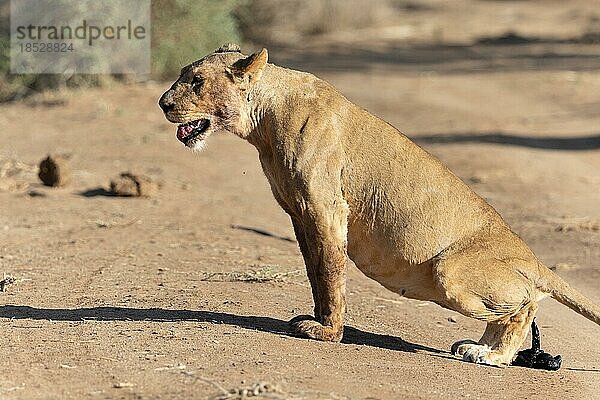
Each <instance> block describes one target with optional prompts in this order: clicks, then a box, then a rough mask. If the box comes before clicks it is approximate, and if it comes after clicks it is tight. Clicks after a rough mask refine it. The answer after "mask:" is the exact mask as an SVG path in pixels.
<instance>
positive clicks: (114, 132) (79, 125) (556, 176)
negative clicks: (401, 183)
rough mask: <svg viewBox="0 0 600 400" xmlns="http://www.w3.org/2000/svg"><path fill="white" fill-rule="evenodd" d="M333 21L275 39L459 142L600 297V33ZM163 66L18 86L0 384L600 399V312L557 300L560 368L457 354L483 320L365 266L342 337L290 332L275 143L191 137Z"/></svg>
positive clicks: (408, 119) (545, 315)
mask: <svg viewBox="0 0 600 400" xmlns="http://www.w3.org/2000/svg"><path fill="white" fill-rule="evenodd" d="M509 3H515V2H509ZM519 3H520V2H519ZM535 3H538V2H535ZM540 3H541V2H540ZM587 3H593V2H587ZM587 3H586V4H587ZM494 6H495V7H496V6H497V4H496V5H494ZM534 11H535V10H534ZM550 11H552V12H554V13H555V14H560V13H558V12H556V10H552V9H550ZM550 11H549V12H550ZM422 12H423V13H424V16H423V18H425V17H427V16H428V15H430V14H431V13H433V11H432V10H426V11H422ZM528 12H529V14H527V13H526V12H525V11H523V13H522V14H524V15H526V16H527V15H534V16H536V15H537V14H536V13H535V12H531V10H529V11H528ZM519 15H521V14H519ZM553 15H554V14H553ZM413 18H415V20H417V21H418V20H419V19H418V15H413ZM482 20H483V22H485V21H486V20H485V18H483V19H482ZM574 21H575V22H574V24H576V23H578V20H577V19H575V20H574ZM532 26H534V27H535V26H537V25H532ZM577 26H579V25H577ZM532 29H533V28H532ZM540 29H541V28H540ZM540 29H538V30H533V31H532V32H529V33H531V34H536V35H541V34H545V32H544V31H542V30H540ZM526 33H527V32H526ZM560 33H561V34H563V33H564V34H569V35H572V36H573V35H574V36H576V35H579V34H580V32H578V31H576V29H575V28H574V27H573V26H572V25H569V26H568V29H567V28H565V29H564V30H563V31H561V32H560ZM459 39H460V38H459ZM336 40H337V39H335V40H334V39H331V40H330V41H329V42H328V44H322V45H320V47H316V48H299V49H295V50H294V51H291V50H289V49H287V50H286V49H281V50H280V51H277V50H272V51H271V55H272V58H273V59H274V60H275V61H276V62H279V63H281V64H284V65H292V66H295V67H299V68H303V69H307V70H311V71H315V72H316V73H317V74H318V75H319V76H321V77H323V78H325V79H327V80H329V81H330V82H332V83H333V84H334V85H336V86H337V87H338V88H339V89H340V90H341V91H342V92H343V93H344V94H346V95H347V96H348V97H349V98H350V99H352V100H353V101H355V102H357V103H358V104H360V105H362V106H364V107H365V108H367V109H368V110H370V111H372V112H373V113H375V114H376V115H378V116H380V117H382V118H384V119H386V120H387V121H389V122H391V123H392V124H394V125H395V126H396V127H398V128H399V129H401V130H402V131H403V132H405V133H406V134H407V135H409V137H411V138H413V139H414V140H415V141H417V142H418V143H419V144H421V145H422V146H424V147H425V148H426V149H427V150H429V151H430V152H432V153H433V154H435V155H436V156H438V157H439V158H441V159H442V160H443V161H444V162H445V163H446V164H447V165H448V166H449V167H450V168H451V169H452V170H453V171H455V172H456V173H457V174H458V175H459V176H460V177H461V178H462V179H464V180H465V181H466V182H467V183H468V184H469V185H470V186H472V187H473V188H474V189H475V190H476V191H477V192H478V193H480V194H481V195H483V196H484V197H485V198H486V199H487V200H488V201H489V202H490V203H491V204H492V205H494V207H496V208H497V209H498V211H499V212H500V213H501V214H502V215H503V216H504V217H505V218H506V220H507V221H508V222H509V224H510V225H511V226H512V227H513V228H514V229H515V230H516V231H517V232H518V233H519V234H520V235H521V236H522V237H523V238H524V239H525V240H526V242H527V243H529V244H530V245H531V247H532V248H533V249H534V251H535V252H536V254H537V255H538V256H539V257H540V258H541V259H542V260H543V261H544V262H545V263H546V264H547V265H549V266H551V267H553V268H555V269H556V272H557V273H559V274H560V275H561V276H563V277H564V278H565V279H567V280H568V281H569V282H571V283H572V284H573V285H574V286H575V287H577V288H578V289H580V290H581V291H582V292H583V293H585V294H586V295H588V296H590V297H591V298H592V299H594V301H595V302H597V303H599V302H600V207H598V204H600V112H599V110H600V72H599V70H600V60H599V57H598V56H599V50H598V46H597V44H596V45H586V44H581V43H564V42H561V41H549V42H547V43H543V44H540V43H531V44H524V45H519V46H516V45H510V46H505V45H501V46H499V45H493V46H490V45H476V46H470V47H468V46H455V45H452V46H450V45H441V44H435V45H421V44H410V43H405V42H401V43H399V42H397V41H385V42H382V43H378V44H377V46H372V45H369V46H367V45H364V46H363V47H360V46H359V45H355V46H353V47H348V46H344V45H340V44H339V43H338V42H336ZM532 54H533V55H534V56H532ZM536 54H537V56H535V55H536ZM544 55H545V56H544ZM166 87H168V84H166V83H161V84H158V83H155V84H148V85H146V86H129V87H114V88H104V89H95V90H85V91H76V92H71V93H68V94H59V95H55V96H46V97H38V98H34V99H29V100H26V101H24V102H22V103H17V104H9V105H2V106H0V132H1V135H0V172H2V171H4V172H2V173H0V176H2V175H5V176H9V175H10V178H11V179H10V180H9V179H6V177H5V178H3V180H1V181H0V183H2V185H0V188H2V191H0V274H2V273H5V274H10V275H11V276H13V277H14V278H16V282H15V283H13V284H11V285H8V286H7V287H6V291H5V292H0V331H1V332H2V334H1V335H0V359H1V360H2V362H0V399H81V398H85V399H108V398H122V399H159V398H160V399H173V398H198V399H200V398H210V396H214V395H218V394H220V393H221V389H220V388H224V389H225V390H230V389H236V390H237V389H243V388H247V387H251V386H252V385H253V384H256V383H259V382H269V383H270V384H272V385H274V386H275V387H276V388H277V391H268V392H266V393H263V397H264V398H290V399H454V398H468V399H517V398H519V399H600V361H598V360H599V357H600V340H599V338H600V328H599V327H598V326H596V325H594V324H593V323H591V322H589V321H587V320H586V319H584V318H583V317H581V316H579V315H577V314H575V313H574V312H573V311H571V310H569V309H567V308H566V307H564V306H562V305H560V304H559V303H557V302H555V301H553V300H547V301H545V302H543V303H542V306H541V309H540V312H539V313H538V322H539V324H540V326H541V332H542V345H543V347H544V349H545V350H547V351H549V352H551V353H554V354H561V355H562V356H563V358H564V363H563V368H562V369H561V370H560V371H558V372H554V373H550V372H543V371H535V370H527V369H523V368H516V367H511V368H505V369H500V368H492V367H485V366H477V365H473V364H468V363H464V362H462V361H459V360H457V359H455V358H454V357H452V356H451V355H450V354H449V348H450V345H451V344H452V343H453V342H454V341H456V340H458V339H462V338H478V337H479V335H480V334H481V332H482V330H483V324H482V323H480V322H478V321H475V320H471V319H468V318H466V317H463V316H461V315H459V314H457V313H455V312H452V311H448V310H445V309H442V308H440V307H438V306H436V305H433V304H429V303H423V302H419V301H412V300H407V299H403V298H401V297H399V296H397V295H395V294H393V293H390V292H388V291H386V290H385V289H383V288H382V287H380V286H379V285H378V284H376V283H375V282H373V281H370V280H369V279H368V278H366V277H364V276H363V275H362V274H361V273H360V272H359V271H358V270H357V269H356V268H355V267H353V266H351V268H350V271H349V282H348V292H349V293H348V302H349V306H348V309H349V311H348V314H347V326H346V333H345V337H344V340H343V343H341V344H333V343H320V342H316V341H309V340H302V339H297V338H294V337H291V336H289V335H288V333H287V323H286V321H287V320H289V319H290V318H291V317H293V316H295V315H297V314H300V313H309V312H310V311H311V308H312V300H311V298H310V289H309V286H308V283H307V280H306V278H305V275H304V271H303V263H302V260H301V256H300V253H299V251H298V248H297V245H296V243H295V242H294V241H290V240H289V238H292V237H293V232H292V229H291V225H290V223H289V220H288V218H287V217H286V215H285V214H284V213H283V211H281V210H280V209H279V207H278V206H277V205H276V203H275V201H274V200H273V199H272V196H271V194H270V191H269V188H268V184H267V181H266V179H265V178H264V176H263V174H262V171H261V170H260V166H259V164H258V159H257V155H256V151H255V150H254V149H253V148H252V147H251V146H250V145H249V144H247V143H245V142H243V141H242V140H240V139H237V138H235V137H232V136H229V135H226V134H219V135H216V136H214V137H213V138H211V139H210V143H209V147H208V149H207V150H206V151H205V152H203V153H201V154H199V155H194V154H192V153H190V152H188V151H187V150H186V149H185V148H184V147H183V146H182V145H180V144H179V143H178V142H177V140H176V139H175V129H174V127H173V126H172V125H170V124H168V123H167V122H166V121H165V120H164V118H163V116H162V114H161V112H160V110H159V109H158V107H157V106H156V101H157V98H158V96H159V95H160V94H161V93H162V91H163V90H164V89H165V88H166ZM49 152H54V153H69V154H71V161H70V164H71V166H72V168H73V179H72V183H71V184H70V185H69V186H68V187H66V188H61V189H51V188H46V187H43V186H41V185H40V184H38V183H37V181H36V167H35V166H36V164H37V162H39V161H40V160H41V159H42V158H43V157H44V156H45V155H46V154H47V153H49ZM11 160H12V161H15V160H18V161H19V162H20V163H19V164H15V163H10V162H9V161H11ZM2 168H3V169H2ZM122 171H132V172H137V173H142V174H146V175H148V176H150V177H152V178H154V179H155V180H156V181H158V182H160V183H161V185H162V186H161V189H160V192H159V194H158V195H157V196H156V197H153V198H150V199H133V198H115V197H111V196H107V192H106V189H108V183H109V181H110V179H111V178H112V177H114V176H116V175H118V174H119V173H120V172H122ZM15 185H16V186H15ZM254 230H260V231H266V232H268V233H269V235H267V236H266V235H262V234H260V233H257V232H256V231H254ZM1 277H2V276H1V275H0V278H1ZM269 396H270V397H269ZM223 398H231V399H233V398H237V397H235V396H234V395H230V396H229V397H227V396H223Z"/></svg>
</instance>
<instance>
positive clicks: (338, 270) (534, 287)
mask: <svg viewBox="0 0 600 400" xmlns="http://www.w3.org/2000/svg"><path fill="white" fill-rule="evenodd" d="M159 104H160V107H161V108H162V109H163V111H164V113H165V116H166V118H167V119H168V120H169V121H171V122H173V123H178V124H180V125H179V126H178V128H177V138H178V139H179V140H180V141H181V142H183V143H184V144H185V145H186V146H187V147H189V148H192V149H200V148H202V147H203V144H204V140H205V139H206V138H207V137H208V136H209V135H210V134H211V133H213V132H215V131H218V130H225V131H229V132H232V133H234V134H235V135H238V136H239V137H241V138H243V139H245V140H247V141H248V142H250V143H251V144H253V145H254V146H255V147H256V148H257V150H258V153H259V157H260V162H261V164H262V168H263V171H264V173H265V175H266V176H267V179H268V180H269V183H270V185H271V189H272V191H273V195H274V196H275V199H276V200H277V202H278V203H279V205H280V206H281V207H282V208H283V209H284V210H285V211H286V212H287V213H288V214H289V215H290V217H291V220H292V224H293V226H294V232H295V234H296V238H297V240H298V243H299V246H300V250H301V252H302V255H303V257H304V261H305V264H306V269H307V273H308V278H309V280H310V284H311V288H312V294H313V298H314V313H315V316H314V319H313V318H311V317H303V316H301V317H298V318H295V319H293V320H292V321H291V322H292V327H293V329H294V331H295V333H296V334H298V335H300V336H304V337H308V338H313V339H317V340H327V341H339V340H340V339H341V338H342V333H343V327H344V322H343V319H344V312H345V310H346V299H345V286H346V283H345V277H346V262H347V257H350V258H351V259H352V261H354V263H355V264H356V266H357V267H358V268H359V269H360V270H361V271H362V272H363V273H364V274H365V275H367V276H369V277H371V278H373V279H375V280H376V281H377V282H379V283H381V284H382V285H383V286H385V287H386V288H388V289H390V290H392V291H394V292H396V293H399V294H401V295H402V296H406V297H410V298H413V299H419V300H428V301H432V302H434V303H437V304H439V305H440V306H442V307H446V308H449V309H452V310H456V311H458V312H460V313H461V314H463V315H466V316H469V317H472V318H476V319H479V320H483V321H486V322H487V327H486V330H485V332H484V334H483V336H482V337H481V339H480V340H479V341H478V342H474V341H471V340H465V341H460V342H457V343H455V344H454V345H453V347H452V350H453V352H454V353H455V354H457V355H459V356H462V357H463V359H464V360H467V361H471V362H476V363H481V364H489V365H509V364H510V363H511V361H512V360H513V359H514V358H515V355H516V352H517V350H518V349H519V348H520V346H521V344H522V343H523V341H524V339H525V337H526V335H527V332H528V330H529V326H530V325H531V324H532V322H533V319H534V316H535V314H536V311H537V309H538V305H537V303H538V302H539V301H540V300H542V299H543V298H545V297H548V296H552V297H553V298H555V299H557V300H558V301H560V302H561V303H563V304H565V305H567V306H568V307H571V308H572V309H573V310H575V311H576V312H578V313H580V314H581V315H583V316H585V317H587V318H589V319H590V320H592V321H594V322H595V323H597V324H600V308H599V307H598V306H596V305H594V304H592V302H591V301H590V300H589V299H587V298H586V297H585V296H583V295H582V294H580V293H579V292H577V291H576V290H574V289H573V288H571V287H570V286H569V285H568V284H567V283H566V282H564V281H563V280H562V279H561V278H560V277H558V276H557V275H556V274H554V273H553V272H552V271H550V270H549V269H548V268H546V267H545V266H544V265H543V264H542V263H541V262H540V261H539V260H538V259H537V258H536V256H535V255H534V254H533V253H532V251H531V250H530V249H529V248H528V247H527V245H526V244H525V243H524V242H523V241H522V240H521V239H520V238H519V237H518V236H517V235H516V234H515V233H514V232H512V231H511V230H510V228H509V227H508V226H507V225H506V223H505V222H504V221H503V220H502V218H501V217H500V215H498V213H497V212H496V211H495V210H494V209H493V208H492V207H491V206H490V205H489V204H487V203H486V202H485V201H484V200H483V199H482V198H481V197H479V196H478V195H477V194H476V193H474V192H473V191H472V190H471V189H470V188H469V187H468V186H467V185H466V184H464V183H463V182H462V181H461V180H460V179H459V178H458V177H456V176H455V175H454V174H453V173H452V172H450V171H449V170H448V169H447V168H446V167H444V166H443V165H442V164H441V163H440V161H438V160H437V159H436V158H435V157H433V156H431V155H430V154H428V153H427V152H426V151H424V150H423V149H421V148H420V147H419V146H417V145H416V144H414V143H413V142H411V141H410V140H409V139H408V138H407V137H406V136H404V135H403V134H402V133H400V132H399V131H398V130H396V129H395V128H394V127H393V126H390V125H389V124H387V123H386V122H384V121H382V120H381V119H379V118H377V117H375V116H373V115H371V114H369V113H368V112H367V111H365V110H363V109H362V108H360V107H358V106H356V105H354V104H352V103H351V102H350V101H348V100H347V99H346V98H345V97H344V96H342V95H341V94H340V93H338V92H337V91H336V90H335V89H334V88H333V87H332V86H331V85H329V84H328V83H326V82H324V81H322V80H321V79H318V78H316V77H315V76H313V75H311V74H308V73H304V72H299V71H293V70H289V69H285V68H281V67H278V66H276V65H273V64H268V63H267V50H266V49H263V50H261V51H259V52H257V53H255V54H252V55H250V56H248V57H247V56H245V55H243V54H242V53H241V52H240V48H239V47H238V46H237V45H231V44H228V45H224V46H222V47H221V48H219V49H218V50H216V51H215V52H214V53H212V54H209V55H207V56H206V57H204V58H203V59H201V60H199V61H196V62H194V63H192V64H190V65H188V66H186V67H185V68H183V69H182V70H181V76H180V77H179V79H178V80H177V81H176V82H175V83H174V84H173V85H172V86H171V88H170V89H169V90H167V91H166V92H165V93H164V94H163V95H162V97H161V98H160V101H159Z"/></svg>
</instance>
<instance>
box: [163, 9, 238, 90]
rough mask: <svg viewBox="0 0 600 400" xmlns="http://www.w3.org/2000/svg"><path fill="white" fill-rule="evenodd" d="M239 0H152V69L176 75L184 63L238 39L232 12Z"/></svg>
mask: <svg viewBox="0 0 600 400" xmlns="http://www.w3.org/2000/svg"><path fill="white" fill-rule="evenodd" d="M240 3H243V1H240V0H155V1H153V2H152V72H153V73H154V75H155V76H157V77H160V78H166V77H169V78H173V77H174V76H176V75H179V70H180V69H181V67H183V66H184V65H187V64H189V63H190V62H192V61H195V60H197V59H199V58H200V57H202V56H204V55H205V54H207V53H209V52H211V51H213V50H214V49H216V48H218V47H219V46H220V45H222V44H223V43H226V42H239V40H240V34H239V31H238V26H237V21H236V19H235V18H234V16H233V13H234V11H235V9H236V7H237V6H239V5H240Z"/></svg>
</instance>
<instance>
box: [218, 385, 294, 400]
mask: <svg viewBox="0 0 600 400" xmlns="http://www.w3.org/2000/svg"><path fill="white" fill-rule="evenodd" d="M220 390H221V392H222V393H219V394H216V395H214V396H211V397H209V400H241V399H248V398H263V399H277V400H279V399H281V400H284V399H289V397H288V396H287V395H285V394H284V393H283V392H281V391H280V390H279V389H278V388H277V387H276V386H274V385H271V384H270V383H265V382H258V383H255V384H253V385H250V386H247V387H241V388H234V389H230V390H229V391H225V390H223V389H222V388H220Z"/></svg>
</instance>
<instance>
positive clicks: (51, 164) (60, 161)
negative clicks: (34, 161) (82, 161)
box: [38, 155, 71, 187]
mask: <svg viewBox="0 0 600 400" xmlns="http://www.w3.org/2000/svg"><path fill="white" fill-rule="evenodd" d="M38 177H39V178H40V180H41V181H42V183H43V184H44V185H46V186H51V187H60V186H66V185H67V184H68V183H69V182H70V181H71V171H70V169H69V165H68V159H67V157H65V156H60V155H48V157H46V158H44V159H43V160H42V161H41V162H40V169H39V172H38Z"/></svg>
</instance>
